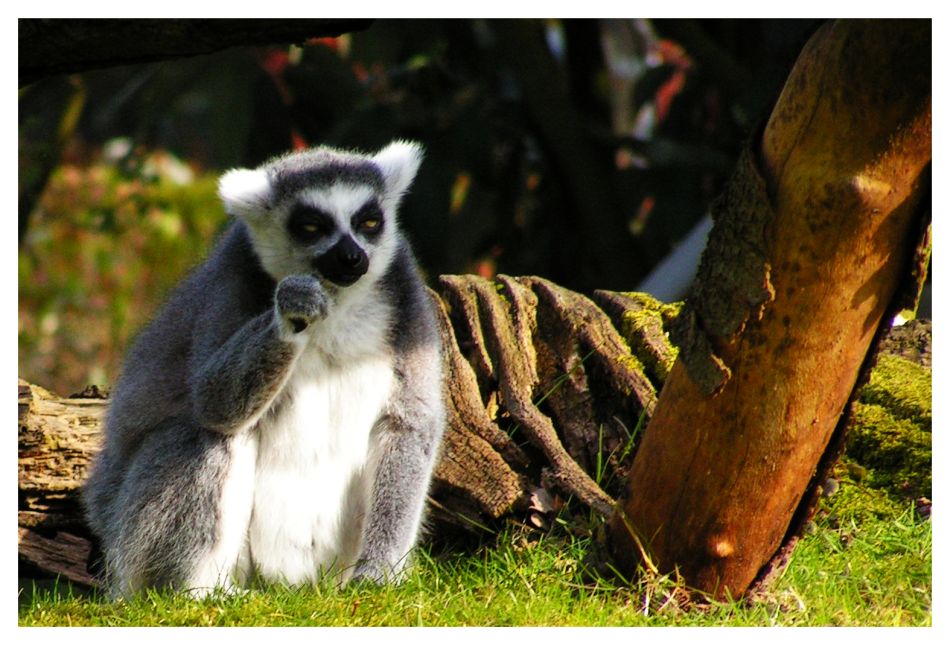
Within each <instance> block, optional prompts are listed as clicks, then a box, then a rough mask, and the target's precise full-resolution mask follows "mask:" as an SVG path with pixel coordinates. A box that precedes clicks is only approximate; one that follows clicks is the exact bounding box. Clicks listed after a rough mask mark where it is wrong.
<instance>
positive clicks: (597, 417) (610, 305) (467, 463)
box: [19, 275, 676, 584]
mask: <svg viewBox="0 0 950 645" xmlns="http://www.w3.org/2000/svg"><path fill="white" fill-rule="evenodd" d="M437 286H438V288H439V290H440V291H441V294H440V295H439V296H437V295H436V294H435V293H433V294H432V296H433V298H434V300H435V301H436V304H437V310H438V312H439V314H440V315H439V319H440V321H441V326H442V336H443V342H444V346H445V351H444V353H443V362H444V368H445V373H446V379H445V397H446V401H447V403H448V405H447V408H448V413H449V425H448V428H447V431H446V434H445V439H444V442H443V445H442V452H441V459H440V461H439V463H438V465H437V468H436V471H435V477H434V482H433V486H432V489H431V491H430V499H429V511H428V517H429V521H428V524H429V527H430V531H429V534H430V536H431V537H432V538H433V539H452V538H453V537H457V536H459V535H463V536H471V535H476V536H477V535H479V534H481V533H482V532H484V531H489V532H491V531H494V530H495V529H497V528H498V527H499V526H501V525H502V524H503V523H504V522H506V521H509V520H512V519H514V520H516V521H519V522H528V523H530V524H533V525H534V526H538V527H545V526H548V525H549V524H550V522H551V519H552V515H553V514H554V513H555V512H556V511H557V509H558V508H559V507H560V506H561V505H562V504H565V503H567V502H568V501H569V500H574V501H575V503H578V504H583V505H584V506H585V507H590V508H593V509H594V510H595V511H597V512H599V513H600V514H601V515H604V516H606V515H607V514H609V513H610V512H611V511H612V507H613V504H614V501H613V498H614V496H616V495H617V494H618V493H619V492H620V491H621V490H622V485H623V482H624V481H625V480H626V473H627V470H628V468H629V464H630V462H631V460H632V457H633V448H634V445H635V439H636V436H635V434H636V429H637V427H638V424H641V425H642V424H643V422H644V421H645V419H646V418H648V416H649V413H650V411H651V410H652V409H653V407H654V406H655V404H656V392H657V389H658V387H660V386H661V384H662V380H663V378H665V376H666V373H667V372H668V370H669V367H670V365H671V364H672V362H673V357H674V353H673V349H672V347H671V345H670V344H669V341H668V339H667V336H666V326H667V325H668V324H669V323H670V322H671V320H672V315H673V313H674V312H675V310H676V308H675V307H671V306H666V305H661V304H660V303H658V302H656V301H655V300H653V299H651V298H650V297H649V296H644V295H642V294H624V293H614V292H606V291H601V292H597V293H596V294H595V296H594V299H595V300H596V301H597V302H598V303H599V306H598V304H595V302H594V300H591V299H588V298H586V297H584V296H582V295H580V294H578V293H575V292H572V291H569V290H567V289H564V288H562V287H559V286H557V285H555V284H553V283H550V282H548V281H546V280H542V279H540V278H533V277H525V278H512V277H509V276H499V277H498V278H497V280H494V281H489V280H486V279H484V278H480V277H477V276H471V275H467V276H442V277H441V278H440V279H439V282H438V285H437ZM631 346H632V347H633V349H632V350H631ZM98 396H99V393H98V392H97V391H88V392H86V393H84V396H81V397H79V398H68V399H64V398H59V397H57V396H54V395H53V394H51V393H50V392H47V391H46V390H44V389H42V388H41V387H38V386H36V385H31V384H28V383H26V382H23V381H21V382H20V386H19V456H20V459H19V526H20V534H19V555H20V565H21V574H27V575H29V574H33V573H37V572H41V573H45V574H47V575H48V574H58V575H62V576H64V577H66V578H68V579H69V580H72V581H74V582H78V583H82V584H91V582H92V580H91V578H90V576H89V574H88V573H87V572H86V567H85V565H86V558H87V556H88V554H89V551H90V544H89V541H88V538H89V537H90V536H89V533H88V530H87V529H86V527H85V525H84V524H83V521H82V517H81V509H80V506H79V489H80V486H81V484H82V482H83V480H84V479H85V475H86V471H87V468H88V465H89V462H90V460H91V458H92V456H93V455H94V454H95V452H96V450H97V449H98V445H99V441H100V437H101V428H100V424H101V421H102V419H103V413H104V411H105V407H106V405H107V401H106V400H104V399H103V398H98Z"/></svg>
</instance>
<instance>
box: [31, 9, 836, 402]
mask: <svg viewBox="0 0 950 645" xmlns="http://www.w3.org/2000/svg"><path fill="white" fill-rule="evenodd" d="M817 25H818V22H817V21H812V20H738V19H724V20H701V21H700V20H653V21H651V20H617V19H612V20H595V19H587V20H377V21H374V22H373V23H372V25H371V26H370V27H369V28H368V29H366V30H365V31H361V32H354V33H351V34H348V35H345V36H343V37H341V38H335V39H317V40H314V41H310V42H308V43H306V44H304V45H302V46H299V47H298V46H285V47H247V48H233V49H228V50H225V51H222V52H220V53H217V54H213V55H207V56H198V57H193V58H182V59H175V60H168V61H163V62H157V63H150V64H143V65H128V66H122V67H113V68H109V69H104V70H97V71H91V72H87V73H84V74H77V75H73V76H68V77H67V76H59V77H51V78H48V79H46V80H42V81H39V82H37V83H34V84H32V85H29V86H27V87H25V88H23V89H22V90H21V92H20V98H19V107H20V110H19V123H20V334H19V336H20V356H19V369H20V375H21V376H22V377H24V378H28V379H30V380H34V381H35V382H39V383H43V384H45V385H49V386H51V387H53V388H57V389H59V390H60V391H61V392H63V393H67V392H71V391H75V390H78V389H81V388H82V387H83V386H84V385H85V384H86V383H87V382H104V383H108V382H111V381H112V380H113V379H114V375H115V372H116V369H117V365H118V361H119V355H120V353H121V348H122V347H124V346H125V344H126V343H127V341H128V337H129V335H131V334H132V333H134V331H135V330H136V329H138V328H139V327H140V326H141V325H142V324H144V321H145V320H147V318H148V315H149V314H150V313H151V312H152V311H153V310H154V307H155V306H156V305H157V304H158V303H159V302H160V300H161V298H162V296H163V295H164V294H165V293H166V292H167V290H168V289H169V288H170V287H171V285H172V284H173V283H174V282H175V281H176V280H177V279H178V278H179V277H180V275H181V273H182V272H183V271H185V270H187V268H188V267H189V266H192V265H193V264H194V263H196V262H197V261H198V260H199V259H200V256H201V255H202V254H203V253H204V252H205V251H206V249H207V247H208V244H210V242H211V240H212V238H213V236H214V233H215V231H218V230H220V228H221V227H222V226H223V225H224V219H223V214H222V213H221V212H220V207H219V206H218V205H217V203H216V200H215V198H214V178H215V177H216V176H217V175H218V174H219V173H220V172H221V171H222V170H223V169H226V168H228V167H232V166H253V165H255V164H258V163H260V162H262V161H264V160H265V159H267V158H268V157H269V156H271V155H274V154H278V153H281V152H285V151H287V150H288V149H290V148H294V147H301V146H307V145H318V144H330V145H336V146H344V147H357V148H363V149H367V150H373V149H376V148H378V147H381V146H383V145H385V144H386V143H387V142H389V141H390V140H391V139H393V138H396V137H402V138H411V139H415V140H418V141H421V142H422V143H423V144H424V146H425V148H426V151H427V154H426V161H425V162H424V164H423V167H422V170H421V172H420V175H419V177H418V179H417V181H416V183H415V185H414V187H413V189H412V192H411V194H410V195H409V196H408V197H407V199H406V202H405V205H404V207H403V210H402V219H403V222H404V226H405V228H406V229H407V230H408V233H409V235H410V237H411V239H412V240H413V242H414V244H415V248H416V250H417V254H418V255H419V257H420V260H421V262H422V264H423V265H424V267H425V268H426V270H427V271H428V272H429V273H430V275H435V274H439V273H461V272H476V273H479V274H482V275H486V276H491V275H493V274H495V273H508V274H514V275H521V274H537V275H541V276H544V277H546V278H549V279H551V280H553V281H555V282H557V283H559V284H562V285H564V286H567V287H570V288H574V289H578V290H581V291H588V290H590V289H593V288H609V289H620V290H623V289H626V290H630V289H634V288H636V287H637V284H638V282H639V281H640V280H641V279H643V278H644V276H646V275H647V273H648V272H649V271H650V270H651V268H653V267H654V266H655V265H656V263H657V262H658V261H660V260H661V259H662V258H664V257H665V256H666V255H667V254H668V253H669V252H670V250H671V249H672V248H673V247H674V246H675V245H676V244H677V242H678V241H679V240H681V239H682V238H683V236H684V235H685V234H686V233H687V232H688V231H689V230H690V229H691V228H692V227H693V226H694V225H695V224H696V222H697V221H698V220H699V219H700V218H701V217H702V216H703V214H704V211H705V209H706V206H707V204H708V202H709V201H710V200H711V199H712V198H713V197H715V196H716V195H717V194H718V192H719V190H720V187H721V186H722V184H723V182H724V181H725V180H726V179H727V178H728V175H729V173H730V172H731V170H732V167H733V164H734V159H735V157H736V155H737V153H738V150H739V148H740V146H741V144H742V142H743V140H744V139H745V138H746V137H747V136H748V134H749V133H750V132H751V130H752V129H753V128H754V127H755V126H756V125H757V124H758V122H759V120H760V119H762V118H763V117H764V115H765V114H767V110H768V107H769V105H770V103H771V101H772V100H774V98H775V97H776V96H777V93H778V91H779V90H780V88H781V83H782V81H783V80H784V78H785V76H786V74H787V72H788V70H789V68H790V67H791V64H792V63H793V62H794V59H795V57H796V55H797V53H798V51H799V50H800V48H801V46H802V44H803V43H804V42H805V40H807V37H808V36H809V35H810V34H811V32H812V31H813V30H814V29H815V28H816V27H817ZM140 265H141V266H140Z"/></svg>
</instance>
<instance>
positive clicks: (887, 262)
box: [610, 20, 931, 598]
mask: <svg viewBox="0 0 950 645" xmlns="http://www.w3.org/2000/svg"><path fill="white" fill-rule="evenodd" d="M930 30H931V28H930V21H923V20H919V21H883V20H880V21H874V20H872V21H849V20H845V21H837V22H833V23H829V24H827V25H825V26H824V27H823V28H822V29H820V30H819V31H818V32H817V33H816V34H815V35H814V36H813V37H812V39H811V40H810V41H809V43H808V45H807V46H806V47H805V49H804V51H803V52H802V54H801V56H800V58H799V60H798V62H797V63H796V65H795V68H794V69H793V71H792V73H791V75H790V77H789V79H788V81H787V83H786V85H785V88H784V90H783V92H782V94H781V96H780V97H779V99H778V102H777V104H776V106H775V108H774V110H773V112H772V115H771V118H770V119H769V121H768V123H767V125H766V126H765V129H764V131H763V132H762V134H761V137H760V138H759V140H758V144H757V145H754V146H752V148H751V149H749V150H748V151H747V152H746V153H745V154H744V155H743V157H742V158H741V159H740V162H739V166H738V169H737V171H736V174H735V176H734V177H733V179H732V181H731V183H730V185H729V186H728V188H727V189H726V192H725V194H724V195H723V197H722V198H720V200H719V201H718V203H717V204H716V205H714V209H713V211H714V219H715V226H714V228H713V231H712V233H711V236H710V240H709V243H708V246H707V249H706V251H705V253H704V254H703V259H702V264H701V267H700V271H699V275H698V277H697V281H696V283H695V284H694V287H693V290H692V292H691V295H690V296H689V298H688V299H687V302H686V305H685V308H684V311H683V314H682V315H681V316H680V318H679V320H678V324H677V333H676V334H675V335H674V340H675V341H676V342H677V344H678V345H680V347H681V351H680V357H679V359H678V360H677V362H676V364H675V365H674V367H673V369H672V372H671V373H670V376H669V378H668V379H667V381H666V384H665V387H664V389H663V391H662V395H661V397H660V400H659V402H658V405H657V408H656V411H655V414H654V416H653V418H652V420H651V422H650V424H649V426H648V428H647V431H646V434H645V436H644V439H643V443H642V445H641V446H640V448H639V452H638V453H637V456H636V459H635V460H634V463H633V467H632V470H631V472H630V477H629V486H628V489H627V492H626V495H627V499H626V500H625V502H624V504H623V508H622V510H618V512H617V513H616V514H615V516H614V517H613V518H612V520H611V524H610V529H611V530H610V536H611V541H612V550H613V552H614V555H615V556H616V558H617V559H618V560H620V561H621V562H622V563H623V564H624V565H625V566H626V567H627V568H628V569H632V568H633V566H634V565H635V564H636V563H637V562H639V561H644V560H645V561H648V562H649V563H650V564H651V565H653V566H656V567H658V568H659V569H660V570H662V571H673V570H674V569H675V570H678V571H679V572H680V573H681V574H682V575H683V577H684V579H685V581H686V583H687V584H688V585H689V586H691V587H694V588H697V589H700V590H703V591H705V592H708V593H711V594H714V595H715V596H718V597H720V598H727V597H733V598H735V597H738V596H740V595H742V594H743V593H744V592H745V591H746V590H747V588H748V587H749V585H750V583H752V582H753V580H754V579H755V578H756V576H757V575H759V574H760V572H762V571H763V567H766V565H767V564H768V563H769V561H770V560H771V559H772V558H773V556H775V555H776V553H777V552H778V551H779V549H780V547H781V546H782V544H783V541H788V540H789V539H790V538H791V537H792V534H793V533H794V531H791V532H790V526H791V527H792V528H794V526H792V525H793V520H794V519H795V518H796V511H799V512H798V515H797V517H798V518H799V519H800V517H801V516H802V515H803V509H804V510H807V508H806V507H808V506H809V505H810V504H811V503H812V502H813V496H812V495H810V494H806V493H808V491H809V490H811V489H813V488H814V486H815V484H816V483H820V479H819V478H820V475H821V473H820V470H821V466H823V465H824V464H828V463H830V461H832V460H833V459H832V458H833V457H836V456H837V454H836V452H835V450H836V449H837V446H839V445H840V443H841V437H840V435H842V433H843V429H844V427H845V426H844V424H843V423H842V419H844V418H846V417H847V409H848V403H849V400H850V399H851V397H852V393H853V392H854V391H855V389H856V387H857V386H858V385H860V381H861V379H860V374H861V373H862V369H863V367H866V365H867V363H868V361H866V357H867V356H868V352H869V348H873V343H872V341H873V340H874V339H875V335H876V334H877V333H878V332H879V331H880V330H881V329H882V328H883V327H882V326H887V325H888V324H889V322H890V316H891V315H892V314H893V313H895V311H894V309H895V308H899V305H895V297H896V295H899V293H900V287H901V284H902V281H903V280H904V279H905V278H906V276H907V275H908V273H909V272H910V265H911V263H912V262H913V258H914V250H915V247H917V245H918V242H919V240H920V238H921V228H922V220H923V217H922V212H923V211H924V209H921V208H920V207H919V205H920V203H921V200H922V199H923V198H925V197H926V195H927V194H928V193H927V191H928V190H929V181H928V177H929V175H928V173H929V164H930V158H931V64H930V57H931V49H930ZM926 223H927V222H926V221H924V222H923V224H924V225H926ZM843 415H844V416H843ZM836 429H837V431H838V435H839V436H837V437H836V438H835V440H834V441H832V437H833V436H834V435H835V432H836ZM829 446H831V452H830V453H826V450H828V449H829ZM823 455H825V458H824V460H823ZM816 472H817V474H818V477H816Z"/></svg>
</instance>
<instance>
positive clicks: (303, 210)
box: [287, 204, 334, 243]
mask: <svg viewBox="0 0 950 645" xmlns="http://www.w3.org/2000/svg"><path fill="white" fill-rule="evenodd" d="M333 227H334V224H333V218H332V217H331V216H330V215H328V214H327V213H324V212H323V211H322V210H320V209H318V208H314V207H312V206H307V205H303V204H301V205H299V206H297V207H295V208H294V210H293V211H291V213H290V218H289V219H288V220H287V230H288V231H289V232H290V235H291V236H292V237H293V238H294V239H296V240H297V241H299V242H304V243H309V242H313V241H315V240H317V239H319V238H320V237H322V236H324V235H328V234H329V233H332V232H333Z"/></svg>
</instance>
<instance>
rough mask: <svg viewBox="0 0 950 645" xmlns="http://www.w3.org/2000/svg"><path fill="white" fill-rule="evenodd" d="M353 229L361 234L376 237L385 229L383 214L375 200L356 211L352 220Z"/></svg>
mask: <svg viewBox="0 0 950 645" xmlns="http://www.w3.org/2000/svg"><path fill="white" fill-rule="evenodd" d="M352 225H353V228H354V229H355V230H357V231H359V232H360V233H365V234H367V235H375V234H377V233H379V232H380V231H381V230H382V228H383V213H382V211H381V210H380V208H379V204H377V203H376V201H375V200H373V201H370V202H369V203H368V204H366V205H365V206H363V208H361V209H359V210H358V211H356V214H355V215H353V219H352Z"/></svg>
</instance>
